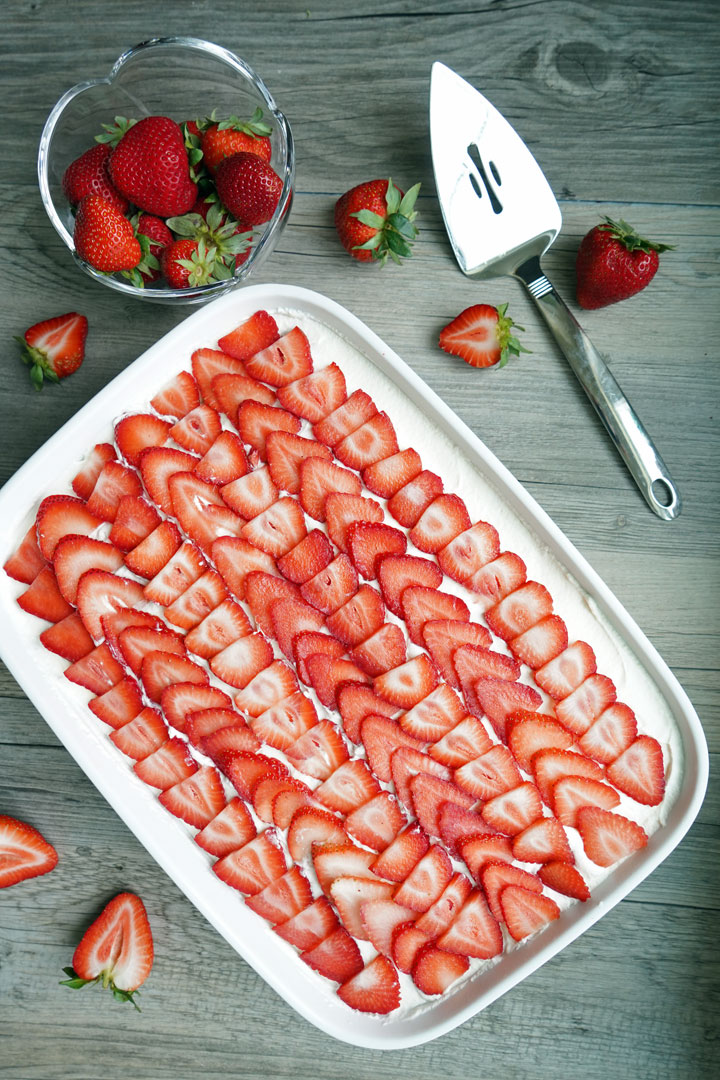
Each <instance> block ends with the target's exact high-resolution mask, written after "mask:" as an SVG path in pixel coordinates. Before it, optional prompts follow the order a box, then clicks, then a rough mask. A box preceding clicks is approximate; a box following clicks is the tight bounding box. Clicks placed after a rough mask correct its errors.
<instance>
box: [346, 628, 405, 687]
mask: <svg viewBox="0 0 720 1080" xmlns="http://www.w3.org/2000/svg"><path fill="white" fill-rule="evenodd" d="M350 659H351V660H352V661H353V663H354V664H357V665H358V666H359V667H361V668H362V670H363V671H364V672H365V673H366V674H367V675H369V676H370V677H371V678H375V677H376V676H377V675H384V674H385V672H386V671H390V670H391V668H396V667H400V666H401V664H404V663H405V661H406V660H407V642H406V640H405V635H404V634H403V632H402V630H401V629H400V627H399V626H397V625H396V624H395V623H389V622H388V623H383V625H382V626H381V627H379V629H378V630H376V631H375V633H374V634H371V635H370V637H369V638H366V639H365V641H363V642H362V644H360V645H356V646H355V648H354V649H353V650H352V652H351V653H350Z"/></svg>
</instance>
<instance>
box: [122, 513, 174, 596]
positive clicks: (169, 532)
mask: <svg viewBox="0 0 720 1080" xmlns="http://www.w3.org/2000/svg"><path fill="white" fill-rule="evenodd" d="M181 544H182V535H181V533H180V530H179V529H178V527H177V525H175V524H173V522H172V521H167V520H166V521H161V522H160V524H159V525H157V526H156V528H154V529H153V531H152V532H151V533H149V534H148V535H147V536H146V537H145V539H144V540H141V541H140V543H139V544H137V545H136V546H135V547H134V548H133V549H132V551H128V552H127V554H126V555H125V565H126V566H127V568H128V570H131V571H132V573H133V574H137V576H138V577H143V578H145V579H146V580H147V581H150V580H151V579H152V578H154V577H155V575H156V574H159V573H160V571H161V570H162V568H163V567H164V566H166V565H167V564H168V563H169V562H170V560H171V559H172V557H173V555H174V554H175V552H176V551H177V550H178V549H179V547H180V546H181Z"/></svg>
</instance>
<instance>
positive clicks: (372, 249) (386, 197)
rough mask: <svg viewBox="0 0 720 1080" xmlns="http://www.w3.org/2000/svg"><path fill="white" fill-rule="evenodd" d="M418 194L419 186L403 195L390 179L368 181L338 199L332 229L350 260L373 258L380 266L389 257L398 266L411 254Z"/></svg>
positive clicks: (362, 260)
mask: <svg viewBox="0 0 720 1080" xmlns="http://www.w3.org/2000/svg"><path fill="white" fill-rule="evenodd" d="M419 191H420V185H419V184H415V185H414V186H413V187H411V188H410V190H409V191H408V192H407V194H405V195H404V194H403V193H402V191H400V189H399V188H397V187H396V186H395V185H394V184H393V182H392V180H370V181H368V182H366V183H364V184H358V185H356V186H355V187H353V188H351V189H350V190H349V191H346V192H345V194H344V195H342V196H341V197H340V198H339V199H338V201H337V203H336V204H335V228H336V230H337V234H338V236H339V237H340V243H341V244H342V246H343V247H344V248H345V250H346V251H348V252H349V253H350V254H351V255H352V257H353V259H359V260H360V261H361V262H368V261H369V260H371V259H373V260H377V261H379V262H380V264H381V265H382V264H383V263H384V262H385V261H386V259H387V258H388V256H389V257H390V258H391V259H392V260H393V262H396V263H399V262H400V260H401V258H403V257H407V256H409V255H411V254H412V247H411V241H412V240H414V239H415V237H416V236H417V228H416V226H415V225H414V224H413V222H414V220H415V218H416V216H417V211H416V210H415V202H416V200H417V197H418V193H419Z"/></svg>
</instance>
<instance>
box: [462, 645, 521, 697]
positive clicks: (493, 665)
mask: <svg viewBox="0 0 720 1080" xmlns="http://www.w3.org/2000/svg"><path fill="white" fill-rule="evenodd" d="M452 664H453V667H454V669H455V674H456V676H457V679H458V681H459V683H460V686H461V688H462V692H463V696H464V697H465V700H466V702H467V703H468V705H469V706H470V707H471V708H472V711H473V712H478V713H479V712H481V711H482V706H481V704H480V700H479V698H478V696H477V692H476V690H475V683H476V682H477V680H478V679H503V680H505V681H511V682H514V681H515V680H516V679H518V678H519V676H520V665H519V664H518V662H517V660H513V658H512V657H511V656H507V655H506V654H505V653H500V652H496V651H495V650H494V649H486V648H484V647H483V646H482V645H461V646H460V647H459V648H457V649H455V651H454V652H453V655H452Z"/></svg>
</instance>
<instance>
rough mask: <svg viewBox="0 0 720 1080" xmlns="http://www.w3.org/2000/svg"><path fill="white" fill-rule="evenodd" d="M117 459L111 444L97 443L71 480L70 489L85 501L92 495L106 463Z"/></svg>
mask: <svg viewBox="0 0 720 1080" xmlns="http://www.w3.org/2000/svg"><path fill="white" fill-rule="evenodd" d="M116 457H117V454H116V453H115V447H114V446H113V444H112V443H97V445H95V446H93V448H92V450H90V451H88V453H87V455H86V456H85V459H84V461H83V463H82V465H81V466H80V468H79V470H78V471H77V473H76V474H75V476H74V477H73V479H72V489H73V491H74V492H75V494H76V495H77V496H78V498H80V499H85V501H86V502H87V500H88V499H89V498H90V496H91V495H92V489H93V488H94V487H95V484H96V482H97V478H98V476H99V475H100V473H101V472H102V470H103V466H104V465H106V464H107V462H108V461H114V460H115V458H116Z"/></svg>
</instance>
